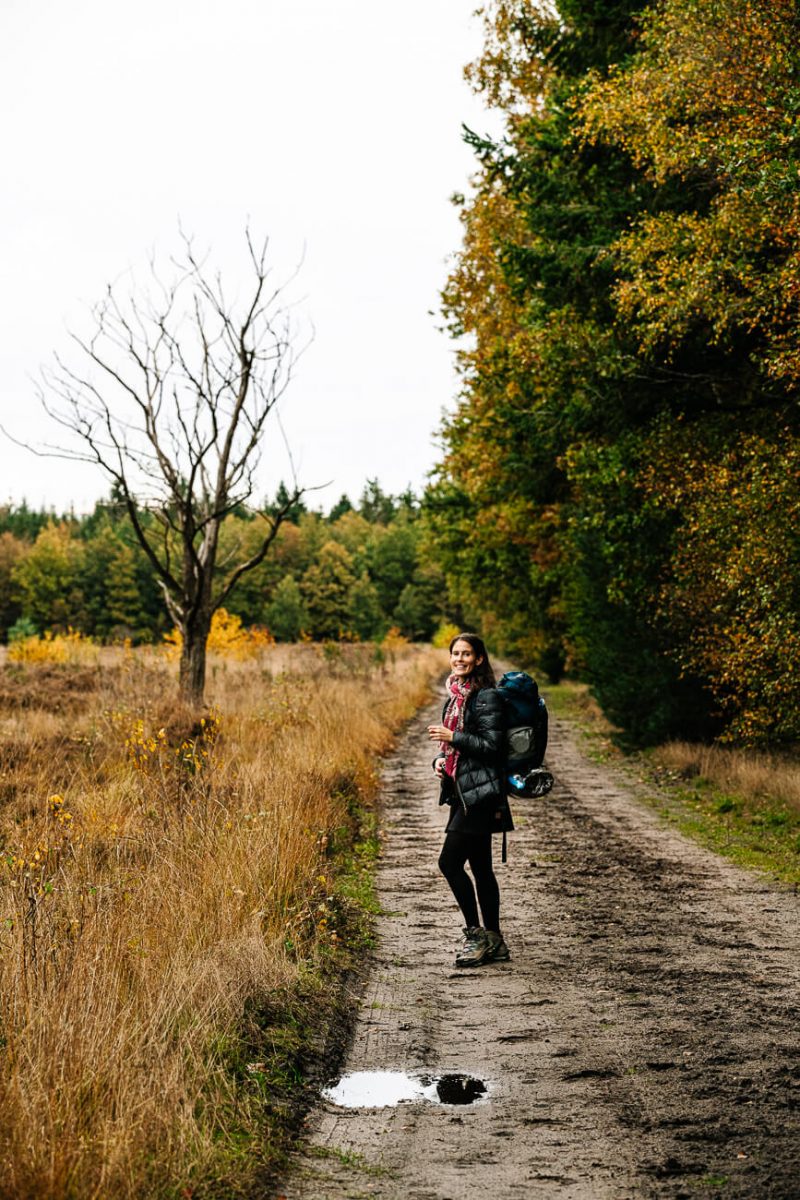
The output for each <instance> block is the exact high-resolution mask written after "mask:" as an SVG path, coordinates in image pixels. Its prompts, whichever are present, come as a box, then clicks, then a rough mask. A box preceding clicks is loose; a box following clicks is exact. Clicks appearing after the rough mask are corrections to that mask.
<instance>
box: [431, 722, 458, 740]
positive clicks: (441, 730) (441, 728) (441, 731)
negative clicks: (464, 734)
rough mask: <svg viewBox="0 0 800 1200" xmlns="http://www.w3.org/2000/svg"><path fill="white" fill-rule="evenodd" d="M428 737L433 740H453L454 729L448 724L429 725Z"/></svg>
mask: <svg viewBox="0 0 800 1200" xmlns="http://www.w3.org/2000/svg"><path fill="white" fill-rule="evenodd" d="M428 737H429V738H430V739H431V741H432V742H452V740H453V731H452V729H448V728H447V726H446V725H429V726H428Z"/></svg>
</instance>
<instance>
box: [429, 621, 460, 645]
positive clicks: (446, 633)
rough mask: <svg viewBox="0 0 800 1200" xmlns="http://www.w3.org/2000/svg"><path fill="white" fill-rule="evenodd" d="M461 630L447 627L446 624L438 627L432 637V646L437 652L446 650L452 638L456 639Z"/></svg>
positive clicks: (455, 627)
mask: <svg viewBox="0 0 800 1200" xmlns="http://www.w3.org/2000/svg"><path fill="white" fill-rule="evenodd" d="M460 632H461V630H460V629H459V628H458V626H457V625H449V624H448V623H447V622H445V623H444V624H442V625H440V626H439V628H438V629H437V630H436V633H435V634H434V635H433V645H434V646H435V647H436V649H437V650H446V649H447V648H448V647H449V645H450V643H451V642H452V640H453V638H454V637H457V636H458V634H459V633H460Z"/></svg>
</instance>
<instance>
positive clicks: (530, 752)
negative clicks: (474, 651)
mask: <svg viewBox="0 0 800 1200" xmlns="http://www.w3.org/2000/svg"><path fill="white" fill-rule="evenodd" d="M497 691H498V693H499V695H500V697H501V699H502V701H503V705H504V707H505V711H506V759H507V772H508V775H507V782H508V787H509V791H510V792H511V794H512V795H515V796H523V797H525V798H527V799H530V798H533V797H535V796H546V795H547V793H548V792H549V791H550V789H551V788H552V786H553V776H552V775H551V774H550V772H549V771H548V770H547V769H546V767H543V766H542V763H543V761H544V752H545V750H546V749H547V705H546V704H545V702H544V699H543V698H542V697H541V696H540V695H539V687H538V685H537V683H536V680H535V679H532V678H531V676H530V675H527V674H526V673H525V671H507V672H506V673H505V675H503V677H502V679H501V680H500V682H499V683H498V685H497Z"/></svg>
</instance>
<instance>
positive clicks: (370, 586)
mask: <svg viewBox="0 0 800 1200" xmlns="http://www.w3.org/2000/svg"><path fill="white" fill-rule="evenodd" d="M288 499H289V497H288V494H287V493H286V490H285V488H283V486H281V488H280V489H279V492H278V495H277V497H276V499H275V503H274V505H272V506H267V508H266V510H265V511H266V513H267V516H266V517H265V516H263V515H259V514H257V513H254V512H249V511H240V512H237V513H233V514H231V515H230V516H229V517H228V518H227V520H226V521H225V524H224V526H223V529H222V533H221V537H220V551H219V555H218V564H219V570H220V571H221V572H224V571H225V569H226V566H227V564H228V563H229V562H230V561H231V560H232V559H234V558H235V557H237V556H238V557H242V551H244V552H245V555H244V556H245V557H247V552H248V548H249V547H252V551H250V553H254V552H255V550H256V548H257V547H258V545H259V544H260V538H262V537H263V529H264V523H265V520H266V519H268V517H269V513H270V507H271V508H272V510H273V511H277V510H278V509H280V508H281V507H282V506H283V505H284V504H285V503H286V501H287V500H288ZM159 529H160V527H157V526H155V525H154V526H153V530H152V532H153V536H154V537H155V536H161V534H160V533H159V532H158V531H159ZM444 591H445V588H444V578H443V575H442V571H441V568H440V567H438V566H437V565H436V563H435V562H433V561H431V556H430V553H429V551H428V550H427V549H426V543H425V539H424V536H423V522H422V520H421V518H420V505H419V502H418V500H417V498H416V497H415V496H414V495H413V493H411V492H407V493H405V494H404V495H401V496H397V497H393V496H390V495H387V494H386V493H385V492H384V491H383V490H382V489H381V487H380V485H379V484H378V483H377V482H376V481H374V480H373V481H370V482H368V483H367V485H366V487H365V489H364V491H363V494H362V496H361V498H360V501H359V502H358V503H357V504H356V505H354V504H352V503H351V501H350V500H349V499H348V498H347V497H346V496H342V498H341V499H340V500H339V502H338V503H337V504H336V505H334V507H333V508H332V509H331V511H330V512H329V513H327V514H323V513H321V512H315V511H309V510H308V509H307V508H306V506H305V505H304V504H303V503H302V501H300V502H297V503H296V504H295V505H294V506H293V507H292V508H291V509H290V511H289V514H288V518H287V519H286V520H284V522H283V523H282V525H281V527H280V530H279V532H278V535H277V538H276V541H275V543H274V544H273V547H272V549H271V551H270V554H269V556H268V557H267V558H266V559H265V560H264V562H263V563H262V564H261V565H260V566H259V567H257V568H256V569H255V570H253V571H251V572H250V573H249V574H247V575H246V576H244V577H243V578H242V580H241V581H240V583H239V584H238V586H237V587H236V589H235V590H234V592H233V593H232V594H231V596H230V598H229V601H228V602H227V608H228V611H230V612H232V613H235V614H236V615H238V616H240V617H241V618H242V621H243V622H244V623H245V624H247V625H263V626H266V627H267V628H268V629H269V631H270V633H271V634H272V635H273V636H274V637H276V638H277V639H278V640H279V641H294V640H296V639H297V638H299V637H300V636H308V637H311V638H315V639H325V638H340V637H352V638H357V639H360V640H371V639H374V638H380V637H382V636H383V634H385V633H386V631H387V630H388V629H389V628H391V627H396V628H398V629H399V630H400V631H401V632H402V633H403V634H404V635H405V636H407V637H409V638H412V639H415V640H425V639H428V638H430V637H431V635H432V634H433V632H434V631H435V629H436V627H437V626H438V625H439V623H440V622H441V621H442V619H443V615H444V607H445V599H444ZM170 625H171V622H170V621H169V619H168V617H167V613H166V608H165V605H164V600H163V596H162V593H161V590H160V588H159V586H158V583H157V581H156V578H155V576H154V574H153V571H152V569H151V567H150V565H149V563H148V561H147V558H146V556H145V554H144V552H143V551H142V549H141V547H140V546H139V543H138V542H137V540H136V538H135V536H134V534H133V531H132V529H131V527H130V524H129V521H128V517H127V515H126V513H125V510H124V506H123V505H122V504H120V503H118V502H117V501H116V500H115V499H114V498H113V497H112V498H111V500H109V501H107V502H104V503H101V504H97V505H96V507H95V509H94V511H93V512H92V513H91V514H89V515H86V516H82V517H77V516H75V515H74V514H67V515H63V516H56V515H55V514H54V513H46V512H36V511H33V510H31V509H29V508H28V507H27V505H25V504H22V505H20V506H19V507H12V506H6V507H0V638H2V640H7V639H8V638H9V636H10V637H11V638H12V639H13V638H15V637H18V636H23V635H27V634H32V633H34V632H37V633H44V632H45V631H48V630H50V631H63V630H66V629H67V628H71V629H74V630H77V631H79V632H80V633H83V634H87V635H89V636H91V637H95V638H98V639H100V640H102V641H114V640H122V639H123V638H130V639H132V640H133V641H135V642H143V641H152V640H158V639H160V638H161V637H162V635H163V634H164V633H165V632H167V631H168V629H169V628H170Z"/></svg>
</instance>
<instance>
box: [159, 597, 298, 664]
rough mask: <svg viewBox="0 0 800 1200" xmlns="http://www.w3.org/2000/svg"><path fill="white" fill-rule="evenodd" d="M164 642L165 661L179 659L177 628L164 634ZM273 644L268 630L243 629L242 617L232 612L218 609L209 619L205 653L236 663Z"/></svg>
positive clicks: (180, 636) (179, 636) (179, 644)
mask: <svg viewBox="0 0 800 1200" xmlns="http://www.w3.org/2000/svg"><path fill="white" fill-rule="evenodd" d="M164 643H165V652H166V654H167V657H168V658H170V659H173V658H180V654H181V649H182V647H183V637H182V635H181V631H180V630H179V629H177V628H176V629H173V630H172V631H171V632H170V633H166V634H164ZM274 645H275V639H274V637H273V636H272V634H271V633H270V632H269V630H268V629H264V628H262V627H258V626H253V627H252V628H250V629H244V628H243V626H242V618H241V617H239V616H237V615H236V613H229V612H228V611H227V610H226V609H224V608H218V609H217V611H216V612H215V613H214V616H213V617H212V618H211V632H210V633H209V635H208V652H209V654H219V655H221V656H222V657H223V658H234V659H236V660H237V662H244V661H245V660H246V659H249V658H255V657H257V656H258V655H259V654H261V653H263V651H265V650H269V649H270V648H271V647H272V646H274Z"/></svg>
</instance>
